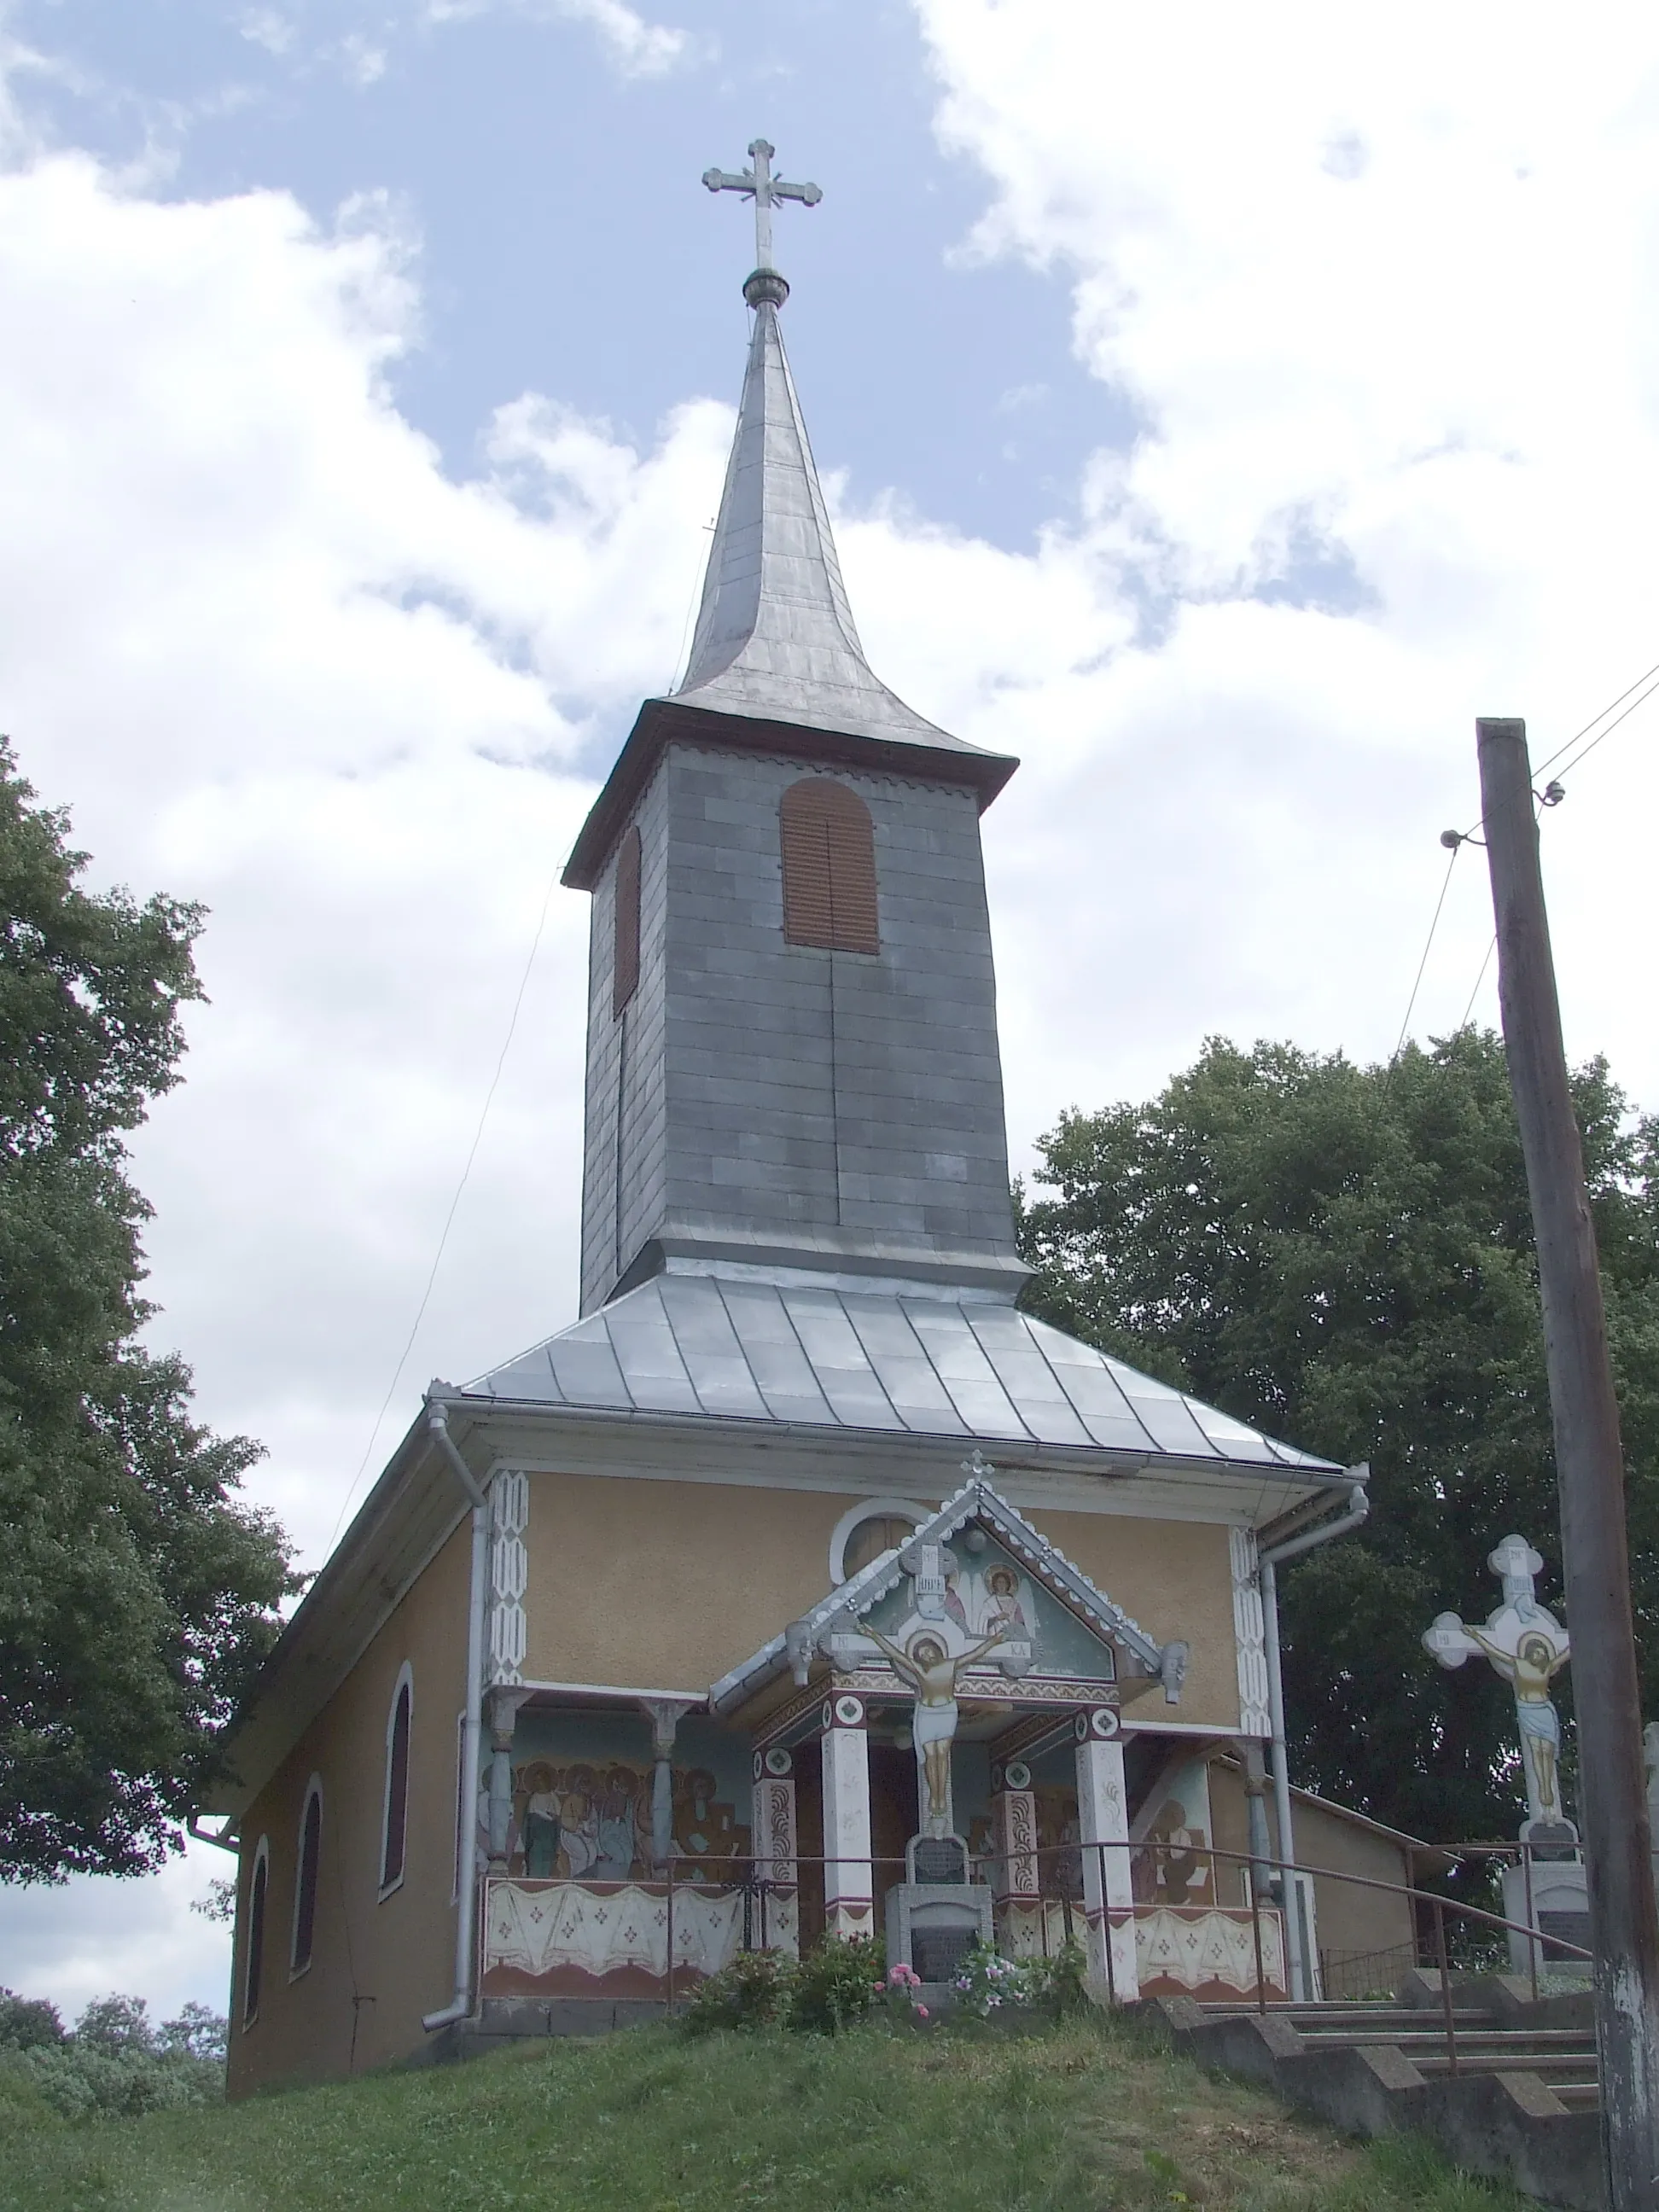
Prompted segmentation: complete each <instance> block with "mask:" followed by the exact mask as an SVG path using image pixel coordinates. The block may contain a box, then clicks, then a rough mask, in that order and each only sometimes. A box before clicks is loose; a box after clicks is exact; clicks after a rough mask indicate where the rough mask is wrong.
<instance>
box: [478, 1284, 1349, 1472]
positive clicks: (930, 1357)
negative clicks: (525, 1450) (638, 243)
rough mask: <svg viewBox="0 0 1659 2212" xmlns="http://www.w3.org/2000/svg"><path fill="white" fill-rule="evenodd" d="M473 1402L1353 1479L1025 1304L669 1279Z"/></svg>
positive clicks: (513, 1364)
mask: <svg viewBox="0 0 1659 2212" xmlns="http://www.w3.org/2000/svg"><path fill="white" fill-rule="evenodd" d="M466 1395H468V1396H474V1397H485V1398H501V1399H511V1400H517V1401H529V1402H532V1403H542V1404H546V1405H550V1406H568V1407H571V1408H573V1409H581V1408H584V1407H586V1408H594V1409H599V1410H607V1411H617V1412H629V1413H653V1414H676V1413H678V1414H690V1415H692V1416H694V1417H695V1416H696V1415H699V1414H701V1415H703V1416H706V1417H708V1418H711V1419H728V1420H730V1419H738V1420H753V1421H775V1422H787V1423H789V1424H791V1425H804V1426H806V1427H814V1426H817V1427H824V1428H835V1429H848V1430H862V1431H883V1430H886V1431H901V1432H903V1433H907V1434H909V1435H914V1436H932V1437H976V1438H980V1439H982V1440H985V1441H987V1442H989V1441H991V1440H1002V1441H1007V1442H1012V1443H1030V1444H1046V1445H1060V1446H1066V1445H1070V1446H1073V1447H1075V1448H1078V1449H1084V1450H1091V1449H1099V1450H1108V1451H1129V1452H1140V1453H1145V1454H1146V1455H1147V1456H1148V1457H1158V1456H1164V1457H1170V1458H1178V1459H1183V1460H1194V1459H1200V1460H1202V1459H1212V1460H1218V1461H1228V1462H1232V1463H1233V1464H1235V1465H1237V1464H1240V1463H1245V1464H1249V1465H1255V1466H1262V1467H1281V1468H1295V1469H1299V1470H1301V1471H1303V1472H1305V1473H1310V1474H1323V1473H1340V1468H1337V1467H1336V1466H1335V1464H1334V1462H1332V1461H1329V1460H1322V1459H1318V1458H1316V1457H1315V1456H1314V1455H1313V1454H1312V1453H1310V1452H1303V1451H1297V1449H1295V1448H1294V1447H1293V1446H1292V1445H1290V1444H1285V1443H1279V1442H1278V1441H1277V1440H1276V1439H1275V1438H1273V1437H1269V1436H1265V1435H1263V1434H1262V1433H1261V1431H1260V1430H1257V1429H1252V1428H1249V1427H1248V1426H1247V1425H1245V1424H1244V1423H1243V1421H1237V1420H1234V1419H1232V1418H1231V1415H1229V1414H1226V1413H1218V1412H1217V1411H1216V1409H1215V1408H1214V1407H1212V1406H1206V1405H1204V1404H1202V1403H1201V1402H1200V1401H1199V1400H1197V1399H1195V1398H1190V1397H1188V1396H1187V1395H1185V1393H1183V1392H1182V1391H1179V1390H1173V1389H1170V1387H1169V1385H1168V1384H1167V1383H1156V1382H1154V1381H1153V1380H1152V1377H1151V1376H1146V1375H1141V1374H1138V1373H1137V1372H1136V1370H1134V1369H1133V1367H1126V1366H1125V1365H1124V1364H1123V1362H1122V1361H1121V1360H1119V1359H1112V1358H1109V1357H1108V1356H1107V1355H1106V1354H1105V1353H1104V1352H1097V1351H1095V1350H1094V1349H1093V1348H1092V1346H1089V1345H1086V1344H1079V1342H1078V1341H1077V1340H1076V1339H1075V1338H1073V1337H1069V1336H1066V1335H1065V1334H1063V1333H1062V1332H1061V1331H1060V1330H1059V1329H1057V1328H1050V1327H1049V1326H1048V1323H1047V1322H1041V1321H1037V1320H1035V1319H1034V1318H1033V1317H1032V1316H1030V1315H1029V1314H1023V1313H1020V1312H1018V1311H1017V1310H1015V1309H1014V1308H1013V1307H1012V1306H1011V1305H1005V1304H1000V1303H997V1302H996V1301H994V1300H992V1299H988V1298H973V1297H959V1298H957V1297H939V1296H929V1295H927V1294H926V1293H924V1292H921V1291H909V1290H902V1289H894V1290H882V1289H879V1288H872V1289H870V1290H867V1291H866V1290H848V1289H845V1288H841V1287H836V1286H833V1285H829V1284H814V1283H808V1282H766V1281H762V1280H757V1279H728V1278H725V1277H721V1276H717V1275H714V1274H690V1273H685V1274H681V1273H670V1274H664V1275H658V1276H655V1277H653V1279H652V1280H651V1281H649V1282H647V1283H642V1284H641V1285H640V1286H639V1288H638V1289H637V1290H633V1291H629V1292H628V1293H627V1295H626V1296H625V1297H620V1298H617V1300H616V1301H615V1302H614V1303H613V1304H611V1305H608V1306H605V1307H602V1308H601V1309H600V1310H599V1312H598V1313H594V1314H590V1315H588V1316H587V1317H586V1320H584V1321H579V1322H576V1323H575V1325H574V1327H573V1328H567V1329H563V1330H561V1332H560V1333H559V1334H558V1335H556V1336H550V1337H549V1338H548V1339H547V1340H546V1341H545V1342H544V1343H542V1344H538V1345H537V1346H534V1348H533V1349H532V1350H531V1351H529V1352H524V1353H522V1354H521V1355H520V1358H517V1359H513V1360H510V1361H508V1362H507V1364H506V1365H505V1366H501V1367H497V1368H495V1369H494V1370H492V1371H491V1372H490V1373H489V1374H488V1375H485V1376H481V1377H480V1378H479V1379H478V1380H477V1382H475V1383H469V1384H468V1385H467V1389H466Z"/></svg>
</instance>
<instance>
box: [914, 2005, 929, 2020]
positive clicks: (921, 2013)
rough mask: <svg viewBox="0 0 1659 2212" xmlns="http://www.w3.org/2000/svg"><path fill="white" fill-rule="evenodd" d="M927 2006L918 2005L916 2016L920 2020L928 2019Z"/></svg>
mask: <svg viewBox="0 0 1659 2212" xmlns="http://www.w3.org/2000/svg"><path fill="white" fill-rule="evenodd" d="M916 2018H917V2019H918V2020H926V2019H927V2006H926V2005H918V2006H917V2007H916Z"/></svg>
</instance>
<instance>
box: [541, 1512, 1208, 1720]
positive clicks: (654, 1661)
mask: <svg viewBox="0 0 1659 2212" xmlns="http://www.w3.org/2000/svg"><path fill="white" fill-rule="evenodd" d="M851 1504H854V1499H852V1498H848V1496H847V1495H846V1494H845V1493H844V1492H836V1493H825V1492H817V1491H783V1490H778V1491H771V1490H759V1489H753V1488H750V1487H747V1486H740V1485H738V1484H735V1483H733V1484H731V1485H729V1486H728V1485H725V1484H719V1483H707V1482H659V1481H653V1482H639V1481H626V1480H617V1479H615V1478H611V1477H607V1476H604V1475H567V1474H538V1475H535V1476H533V1477H532V1481H531V1486H530V1517H529V1522H528V1525H527V1527H526V1530H525V1546H526V1553H527V1556H528V1560H529V1570H530V1573H529V1589H528V1590H527V1592H526V1599H525V1604H526V1638H527V1642H526V1656H525V1669H524V1671H525V1674H526V1677H527V1678H528V1679H529V1680H533V1681H542V1682H593V1683H607V1684H617V1685H619V1686H624V1687H629V1688H635V1689H664V1690H685V1691H689V1692H691V1693H692V1694H693V1695H701V1693H702V1692H703V1691H705V1690H707V1688H708V1685H709V1684H710V1683H711V1682H713V1681H716V1680H719V1678H720V1676H721V1675H722V1674H725V1673H726V1671H727V1669H728V1668H732V1667H735V1666H737V1665H738V1664H739V1663H740V1662H742V1661H743V1660H744V1659H747V1658H748V1657H750V1656H751V1654H752V1653H754V1652H755V1651H757V1650H758V1649H759V1648H760V1646H761V1645H762V1644H764V1643H766V1642H767V1640H768V1639H769V1638H771V1637H774V1636H775V1635H776V1634H777V1633H778V1632H779V1631H780V1630H781V1628H782V1627H783V1626H784V1625H785V1624H786V1622H787V1621H790V1620H794V1619H795V1618H797V1617H798V1616H799V1614H800V1613H804V1612H805V1610H806V1608H807V1607H809V1606H811V1605H813V1604H816V1603H817V1600H818V1599H819V1598H821V1597H822V1596H823V1595H824V1592H825V1591H826V1590H827V1589H828V1588H829V1537H830V1533H831V1531H832V1530H833V1529H834V1528H835V1525H836V1522H837V1521H839V1520H840V1519H841V1517H842V1515H843V1514H844V1513H845V1512H846V1511H847V1510H848V1507H849V1506H850V1505H851ZM1027 1517H1028V1518H1029V1519H1030V1520H1031V1521H1032V1522H1033V1524H1034V1525H1035V1526H1036V1528H1038V1529H1040V1530H1041V1531H1042V1534H1045V1535H1047V1536H1048V1537H1050V1538H1052V1540H1053V1541H1054V1542H1055V1543H1056V1544H1058V1546H1059V1547H1060V1550H1061V1551H1062V1552H1064V1553H1066V1556H1067V1557H1068V1558H1069V1559H1072V1560H1073V1561H1074V1562H1075V1564H1076V1565H1079V1566H1080V1567H1081V1568H1082V1569H1083V1571H1084V1572H1085V1574H1087V1575H1088V1576H1090V1577H1091V1579H1092V1580H1093V1581H1094V1582H1095V1583H1097V1584H1098V1586H1099V1587H1100V1588H1101V1589H1104V1590H1106V1591H1107V1592H1108V1593H1109V1595H1111V1596H1112V1597H1113V1598H1114V1599H1115V1600H1116V1601H1117V1602H1118V1603H1119V1604H1120V1605H1121V1606H1122V1607H1124V1609H1125V1610H1126V1611H1127V1613H1130V1614H1132V1615H1133V1618H1134V1619H1135V1620H1139V1623H1140V1625H1141V1626H1142V1627H1143V1628H1145V1629H1146V1631H1147V1632H1148V1633H1149V1634H1150V1635H1152V1636H1154V1637H1156V1638H1158V1641H1159V1642H1160V1643H1163V1642H1166V1641H1167V1640H1168V1639H1169V1638H1171V1637H1176V1636H1182V1637H1185V1638H1188V1641H1189V1642H1190V1643H1191V1644H1192V1647H1193V1657H1192V1664H1191V1668H1190V1670H1189V1672H1188V1677H1187V1684H1186V1687H1185V1690H1184V1691H1183V1692H1182V1700H1181V1704H1180V1705H1179V1707H1178V1708H1175V1707H1169V1706H1166V1705H1164V1699H1163V1695H1162V1692H1159V1691H1157V1690H1153V1691H1152V1692H1148V1693H1146V1696H1145V1697H1144V1699H1142V1700H1141V1701H1140V1702H1139V1705H1138V1707H1137V1710H1138V1711H1140V1712H1144V1714H1145V1717H1146V1718H1147V1719H1149V1720H1151V1719H1155V1718H1170V1719H1174V1718H1176V1717H1178V1718H1180V1719H1181V1720H1183V1721H1190V1722H1194V1723H1200V1724H1202V1725H1206V1726H1212V1727H1216V1728H1225V1729H1231V1728H1234V1727H1236V1726H1237V1721H1238V1670H1237V1657H1236V1654H1235V1650H1234V1643H1233V1611H1232V1570H1231V1561H1230V1558H1229V1554H1228V1549H1227V1532H1226V1530H1225V1528H1215V1527H1210V1526H1205V1525H1202V1524H1198V1523H1193V1522H1163V1521H1141V1520H1133V1519H1130V1518H1128V1517H1127V1516H1123V1517H1119V1516H1115V1515H1106V1514H1094V1513H1077V1512H1052V1511H1049V1510H1046V1509H1044V1508H1042V1507H1041V1506H1036V1507H1031V1508H1029V1509H1027Z"/></svg>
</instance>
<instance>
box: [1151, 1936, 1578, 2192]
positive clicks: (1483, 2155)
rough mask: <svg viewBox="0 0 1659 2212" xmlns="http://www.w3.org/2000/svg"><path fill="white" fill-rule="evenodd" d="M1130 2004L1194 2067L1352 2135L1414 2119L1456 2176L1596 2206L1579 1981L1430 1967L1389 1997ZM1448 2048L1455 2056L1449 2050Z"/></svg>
mask: <svg viewBox="0 0 1659 2212" xmlns="http://www.w3.org/2000/svg"><path fill="white" fill-rule="evenodd" d="M1139 2009H1140V2010H1141V2011H1142V2012H1143V2013H1144V2014H1146V2015H1148V2016H1150V2017H1152V2018H1153V2019H1155V2020H1156V2021H1158V2023H1159V2024H1160V2025H1161V2027H1162V2028H1163V2029H1164V2033H1166V2034H1167V2035H1168V2036H1169V2038H1170V2040H1171V2042H1173V2044H1174V2045H1175V2046H1176V2049H1177V2050H1180V2051H1186V2052H1188V2054H1189V2055H1190V2056H1191V2057H1194V2058H1196V2059H1197V2060H1198V2061H1199V2063H1200V2064H1201V2065H1205V2066H1208V2067H1212V2068H1214V2069H1217V2070H1218V2071H1221V2072H1225V2073H1228V2074H1236V2075H1243V2076H1245V2077H1246V2078H1248V2079H1249V2080H1251V2081H1260V2082H1261V2083H1262V2084H1263V2085H1264V2086H1265V2087H1269V2088H1272V2089H1273V2090H1275V2091H1276V2092H1277V2093H1279V2095H1280V2096H1282V2097H1283V2098H1285V2100H1286V2101H1287V2102H1288V2103H1291V2104H1293V2105H1298V2106H1302V2107H1303V2108H1304V2110H1306V2111H1309V2112H1316V2113H1317V2114H1318V2115H1319V2116H1320V2118H1322V2119H1325V2120H1327V2121H1329V2122H1330V2123H1331V2124H1333V2125H1334V2126H1336V2127H1339V2128H1341V2129H1343V2130H1345V2131H1346V2132H1347V2133H1349V2134H1353V2135H1365V2136H1374V2135H1383V2134H1386V2133H1388V2132H1389V2131H1391V2130H1401V2129H1414V2130H1419V2131H1420V2132H1421V2133H1423V2134H1425V2135H1428V2136H1431V2137H1433V2138H1434V2140H1435V2141H1436V2142H1438V2143H1439V2145H1440V2146H1441V2148H1442V2149H1443V2150H1444V2152H1445V2153H1446V2154H1447V2156H1448V2157H1449V2158H1450V2159H1451V2160H1453V2162H1454V2163H1455V2165H1457V2166H1461V2167H1462V2168H1463V2170H1464V2171H1465V2172H1470V2173H1479V2174H1484V2175H1486V2176H1487V2177H1489V2178H1490V2179H1494V2180H1505V2181H1510V2182H1513V2183H1514V2184H1515V2185H1516V2187H1517V2188H1520V2189H1522V2190H1525V2191H1527V2192H1528V2194H1529V2195H1531V2196H1534V2197H1539V2198H1540V2199H1541V2201H1542V2202H1543V2203H1546V2204H1551V2205H1557V2206H1559V2207H1561V2208H1563V2212H1605V2206H1606V2198H1605V2196H1604V2195H1603V2192H1602V2186H1601V2111H1600V2091H1599V2088H1598V2086H1597V2081H1596V2070H1595V2033H1594V2027H1593V2023H1592V2018H1591V2012H1590V1998H1589V1992H1588V1991H1580V1990H1573V1991H1569V1992H1563V1993H1560V1994H1557V1995H1553V1996H1539V1997H1537V1998H1534V1996H1532V1993H1531V1989H1530V1985H1529V1984H1528V1983H1527V1982H1526V1981H1524V1980H1521V1979H1516V1978H1511V1977H1510V1976H1508V1975H1498V1974H1481V1975H1456V1976H1454V1978H1453V2011H1452V2034H1451V2036H1450V2038H1448V2035H1447V2032H1446V2023H1445V2015H1444V2011H1443V2005H1442V1999H1441V1990H1440V1980H1439V1976H1438V1975H1437V1974H1436V1973H1432V1972H1416V1973H1413V1974H1412V1975H1410V1976H1408V1977H1407V1981H1406V1983H1405V1984H1403V1985H1402V1987H1401V1990H1399V1991H1398V1992H1397V1994H1396V1996H1395V2000H1394V2002H1391V2003H1380V2004H1276V2005H1270V2006H1269V2007H1268V2008H1267V2012H1266V2013H1265V2014H1263V2013H1259V2012H1258V2011H1257V2010H1256V2009H1255V2007H1254V2006H1253V2005H1251V2004H1249V2003H1247V2002H1241V2003H1239V2004H1237V2005H1200V2004H1196V2003H1194V2002H1193V2001H1192V1999H1190V1998H1188V1997H1173V1998H1170V1997H1166V1998H1155V1999H1153V2000H1152V2001H1150V2002H1148V2003H1146V2004H1145V2005H1143V2006H1141V2007H1140V2008H1139ZM1454 2051H1455V2057H1454Z"/></svg>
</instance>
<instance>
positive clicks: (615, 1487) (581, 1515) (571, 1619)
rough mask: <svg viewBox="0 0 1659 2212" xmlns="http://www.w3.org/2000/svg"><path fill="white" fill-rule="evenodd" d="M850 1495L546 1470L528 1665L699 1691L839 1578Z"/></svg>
mask: <svg viewBox="0 0 1659 2212" xmlns="http://www.w3.org/2000/svg"><path fill="white" fill-rule="evenodd" d="M852 1503H853V1500H852V1499H851V1498H847V1497H835V1496H828V1495H825V1494H823V1493H821V1492H816V1491H798V1490H755V1489H749V1488H745V1487H742V1486H738V1485H737V1484H735V1483H734V1484H732V1485H730V1486H727V1485H725V1484H721V1483H709V1482H629V1481H619V1480H616V1479H614V1478H611V1477H608V1476H605V1475H573V1474H538V1475H536V1476H534V1477H532V1481H531V1485H530V1520H529V1524H528V1526H527V1527H526V1530H525V1548H526V1553H527V1555H528V1559H529V1565H530V1583H529V1588H528V1589H527V1591H526V1595H525V1606H526V1637H527V1642H526V1652H525V1667H524V1671H525V1674H526V1677H527V1678H529V1679H530V1680H534V1681H540V1682H602V1683H617V1684H619V1685H621V1686H623V1687H626V1688H631V1689H642V1690H655V1689H662V1690H686V1691H689V1692H690V1693H691V1694H692V1695H693V1696H694V1697H701V1696H702V1693H703V1692H705V1691H706V1690H707V1689H708V1685H709V1684H710V1683H711V1682H714V1681H717V1680H719V1678H720V1676H721V1675H722V1674H725V1673H726V1670H727V1668H731V1667H735V1666H736V1665H738V1662H740V1661H742V1660H744V1659H747V1658H748V1657H749V1656H750V1655H751V1654H752V1653H753V1652H754V1651H756V1650H757V1649H758V1648H759V1646H760V1645H761V1644H764V1643H765V1642H766V1641H767V1640H768V1638H770V1637H773V1636H775V1635H776V1634H777V1633H778V1632H779V1630H780V1629H781V1628H782V1627H783V1626H784V1624H785V1622H786V1621H789V1620H795V1619H796V1618H797V1617H798V1616H799V1614H800V1613H804V1612H805V1610H806V1608H807V1607H808V1606H810V1605H813V1604H816V1603H817V1600H818V1599H819V1598H821V1597H822V1596H823V1594H824V1592H825V1590H826V1589H828V1588H829V1535H830V1531H831V1530H832V1529H833V1528H834V1527H835V1525H836V1522H837V1521H839V1520H840V1518H841V1516H842V1514H843V1513H844V1512H845V1511H846V1510H847V1508H848V1505H850V1504H852Z"/></svg>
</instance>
